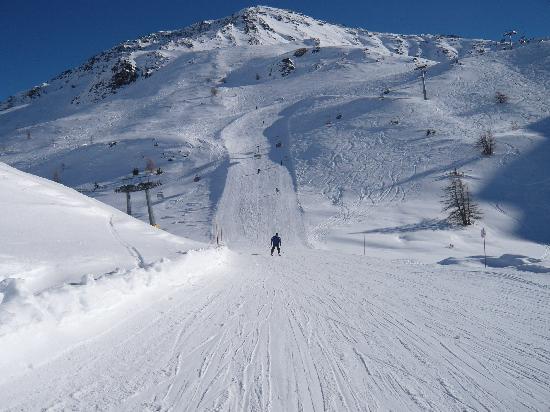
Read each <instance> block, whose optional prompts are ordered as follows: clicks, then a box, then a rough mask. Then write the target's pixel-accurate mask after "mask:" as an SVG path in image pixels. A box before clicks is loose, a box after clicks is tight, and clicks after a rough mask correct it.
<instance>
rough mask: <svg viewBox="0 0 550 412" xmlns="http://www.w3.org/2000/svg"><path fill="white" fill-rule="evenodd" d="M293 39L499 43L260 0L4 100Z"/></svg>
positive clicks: (94, 86)
mask: <svg viewBox="0 0 550 412" xmlns="http://www.w3.org/2000/svg"><path fill="white" fill-rule="evenodd" d="M285 44H287V45H289V44H292V45H295V46H296V47H330V46H334V47H338V46H343V47H361V48H364V49H365V50H366V51H369V52H370V53H373V54H377V55H379V56H380V57H384V56H390V55H393V54H397V55H402V56H410V57H411V58H418V59H420V58H422V59H428V60H431V61H434V62H441V61H448V60H453V59H456V58H462V57H465V56H470V55H475V54H482V53H485V52H486V51H489V50H494V49H495V48H496V47H497V44H496V43H495V42H492V41H485V40H468V39H460V38H458V37H457V36H454V35H435V36H434V35H422V36H416V35H397V34H384V33H374V32H369V31H368V30H365V29H353V28H348V27H343V26H340V25H336V24H331V23H327V22H325V21H321V20H317V19H314V18H312V17H308V16H305V15H303V14H300V13H296V12H293V11H289V10H283V9H278V8H273V7H267V6H256V7H249V8H245V9H242V10H240V11H238V12H237V13H235V14H233V15H231V16H229V17H225V18H222V19H218V20H207V21H201V22H198V23H195V24H193V25H191V26H188V27H186V28H183V29H181V30H173V31H160V32H157V33H153V34H150V35H147V36H144V37H141V38H139V39H136V40H128V41H125V42H123V43H121V44H119V45H117V46H115V47H113V48H112V49H110V50H107V51H105V52H102V53H99V54H98V55H95V56H93V57H91V58H90V59H88V61H86V62H85V63H84V64H82V65H81V66H79V67H78V68H75V69H70V70H66V71H64V72H63V73H61V74H60V75H58V76H56V77H55V78H53V79H51V80H50V81H48V82H46V83H43V84H42V85H39V86H35V87H33V88H32V89H30V90H28V91H25V92H22V93H19V94H18V95H17V96H11V97H9V98H8V99H7V100H6V101H5V102H3V103H0V111H1V110H7V109H9V108H11V107H14V106H16V105H20V104H26V103H32V102H33V101H34V100H36V99H38V98H40V97H42V96H44V95H47V94H53V93H56V92H59V91H60V90H64V89H67V88H68V89H70V90H69V92H64V94H65V95H66V96H67V97H69V96H70V98H69V99H68V102H69V103H70V104H73V105H78V104H80V103H82V102H90V101H91V102H93V101H98V100H101V99H103V98H105V97H107V96H109V95H111V94H113V93H116V92H117V91H118V90H119V89H120V88H122V87H125V86H127V85H129V84H132V83H134V82H136V81H138V80H140V79H147V78H149V77H150V76H152V75H153V74H154V73H155V72H157V71H158V70H159V69H161V68H162V67H164V66H166V65H167V64H169V63H170V62H171V61H172V60H173V59H174V58H176V57H180V56H181V55H183V54H185V53H190V52H198V51H208V50H214V49H222V48H228V47H241V46H258V47H261V46H267V45H269V46H280V45H285Z"/></svg>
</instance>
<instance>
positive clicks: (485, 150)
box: [476, 130, 496, 156]
mask: <svg viewBox="0 0 550 412" xmlns="http://www.w3.org/2000/svg"><path fill="white" fill-rule="evenodd" d="M495 146H496V141H495V136H493V133H492V132H491V131H490V130H489V131H487V132H485V133H483V134H482V135H481V136H480V137H479V139H477V142H476V147H477V148H478V149H480V150H481V153H482V154H483V155H484V156H491V155H492V154H493V153H494V152H495Z"/></svg>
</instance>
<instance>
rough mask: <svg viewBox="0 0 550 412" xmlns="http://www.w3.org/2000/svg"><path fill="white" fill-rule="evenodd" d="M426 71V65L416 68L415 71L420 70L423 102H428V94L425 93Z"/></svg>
mask: <svg viewBox="0 0 550 412" xmlns="http://www.w3.org/2000/svg"><path fill="white" fill-rule="evenodd" d="M427 69H428V65H427V64H423V65H422V66H416V68H415V70H420V73H421V78H422V93H423V94H424V100H428V94H427V93H426V70H427Z"/></svg>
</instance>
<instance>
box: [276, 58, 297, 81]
mask: <svg viewBox="0 0 550 412" xmlns="http://www.w3.org/2000/svg"><path fill="white" fill-rule="evenodd" d="M295 69H296V66H295V65H294V62H293V61H292V60H291V59H290V58H289V57H285V58H284V59H283V60H281V63H279V70H280V71H281V76H283V77H285V76H288V75H289V74H290V73H292V72H293V71H294V70H295Z"/></svg>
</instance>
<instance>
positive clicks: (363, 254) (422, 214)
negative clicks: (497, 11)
mask: <svg viewBox="0 0 550 412" xmlns="http://www.w3.org/2000/svg"><path fill="white" fill-rule="evenodd" d="M121 59H122V60H124V59H126V60H127V61H129V62H131V66H132V67H133V69H128V70H130V71H131V70H135V73H137V78H132V77H131V76H130V77H128V78H127V80H128V79H131V80H129V81H128V82H127V84H123V85H120V87H119V86H117V88H114V87H112V86H109V85H110V84H111V85H112V83H109V80H108V78H107V77H106V76H111V75H112V74H113V73H114V72H115V71H116V70H115V69H113V70H111V67H110V66H109V65H110V64H111V63H113V61H114V62H119V61H120V60H121ZM285 59H289V60H290V62H289V60H285ZM111 60H112V61H111ZM420 64H426V65H428V72H427V73H428V81H427V91H428V96H429V99H428V100H426V101H425V100H424V99H423V96H422V89H421V83H420V81H419V72H418V70H415V68H416V67H417V66H418V65H420ZM105 67H107V69H105ZM117 67H120V64H119V65H118V66H117ZM548 67H550V42H547V41H546V42H545V41H532V42H531V43H529V44H526V45H522V46H520V45H516V47H514V49H512V50H510V49H508V48H506V47H503V46H502V45H501V44H498V43H495V42H490V41H484V40H468V39H461V38H457V37H455V36H429V35H425V36H401V35H396V34H384V33H371V32H368V31H366V30H360V29H349V28H344V27H341V26H337V25H332V24H330V23H327V22H320V21H318V20H315V19H313V18H310V17H307V16H303V15H300V14H297V13H293V12H290V11H285V10H279V9H273V8H269V7H256V8H251V9H245V10H242V11H240V12H238V13H236V14H235V15H233V16H231V17H230V18H226V19H222V20H217V21H211V22H202V23H200V24H197V25H194V26H191V27H190V28H187V29H184V30H181V31H176V32H161V33H157V34H154V35H151V36H147V37H146V38H143V39H140V40H136V41H133V42H126V43H125V44H123V45H121V46H117V47H116V48H113V49H112V50H111V51H110V52H109V53H107V54H103V55H100V56H99V57H98V58H96V59H91V63H90V62H88V63H87V64H85V65H83V66H82V67H81V68H78V69H74V70H73V71H71V72H68V73H65V74H63V75H62V76H60V77H58V78H56V79H53V80H52V81H51V82H49V84H48V85H44V86H41V87H38V88H36V89H33V90H35V92H33V93H22V94H20V95H18V96H15V97H14V98H12V99H10V100H8V101H7V102H4V103H3V105H2V104H0V153H1V158H0V160H1V161H2V162H3V163H1V164H0V190H1V191H2V196H1V197H0V213H1V215H2V216H3V219H2V222H1V227H0V231H1V232H0V234H1V236H0V258H1V261H0V370H1V371H2V373H1V374H0V394H1V396H0V410H2V411H20V410H25V411H27V410H48V411H65V410H83V411H88V410H90V411H91V410H112V411H137V410H139V411H274V412H275V411H367V410H369V411H370V410H395V411H398V410H399V411H400V410H403V411H411V410H442V411H448V410H453V411H454V410H456V411H464V410H475V411H477V410H479V411H482V410H509V411H522V410H538V411H545V410H549V409H550V321H549V319H550V299H549V298H550V246H549V245H550V162H549V161H548V159H550V144H549V143H548V142H549V140H548V139H549V138H550V103H549V100H548V96H550V71H549V70H548ZM145 74H146V75H145ZM119 79H120V77H119ZM73 86H74V87H73ZM496 92H501V93H505V94H506V96H507V97H508V101H507V102H506V103H498V102H496V101H495V93H496ZM428 130H430V131H433V132H430V133H428V132H427V131H428ZM487 130H491V131H492V132H493V134H494V135H495V137H496V141H497V146H496V152H495V154H494V155H493V156H491V157H484V156H482V155H480V153H479V150H478V149H477V148H475V146H474V143H475V141H476V139H477V138H478V137H479V135H480V134H481V133H483V132H486V131H487ZM149 159H150V160H151V161H152V162H153V163H154V165H155V167H154V169H156V168H161V170H162V173H161V174H149V173H146V172H145V171H144V168H145V166H146V164H148V163H149V164H151V162H150V161H149ZM135 167H136V168H138V169H139V171H140V173H139V176H137V177H132V176H131V175H132V173H131V171H132V169H133V168H135ZM151 169H153V168H151ZM454 169H457V170H458V171H460V172H461V173H464V180H465V181H466V182H467V184H468V186H469V187H470V189H471V190H472V193H473V196H474V198H475V200H476V201H477V202H478V204H479V206H480V208H481V210H482V212H483V217H482V219H481V220H480V221H477V222H476V223H475V224H474V225H473V226H471V227H467V228H458V227H455V226H452V225H450V224H449V223H448V222H447V221H446V219H445V217H446V215H445V214H444V213H443V212H442V211H441V207H442V205H441V202H440V200H441V194H442V188H443V187H444V186H445V184H446V181H447V175H448V173H449V172H451V171H452V170H454ZM49 179H55V180H58V181H60V183H55V182H53V181H51V180H49ZM143 179H146V180H147V179H148V180H153V181H157V180H158V181H160V182H161V183H162V185H161V186H159V187H158V188H155V189H154V190H153V196H152V197H153V210H154V212H155V215H156V220H157V222H158V223H159V226H160V228H154V227H151V226H150V225H148V224H147V222H148V220H147V208H146V206H145V202H144V196H142V195H143V193H135V194H133V195H132V202H133V204H132V206H133V216H134V217H131V216H128V215H127V214H126V213H124V212H125V206H126V204H125V198H124V195H123V194H120V193H115V192H114V189H115V188H116V187H118V186H120V185H122V184H126V183H128V182H138V181H142V180H143ZM79 192H81V193H79ZM482 228H484V229H485V230H486V233H487V238H486V241H487V267H485V265H484V263H485V262H484V256H483V241H482V239H481V238H480V231H481V229H482ZM275 232H279V234H280V235H281V237H282V242H283V243H282V256H280V257H279V256H273V257H272V256H270V255H269V240H270V238H271V236H272V235H273V234H274V233H275Z"/></svg>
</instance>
